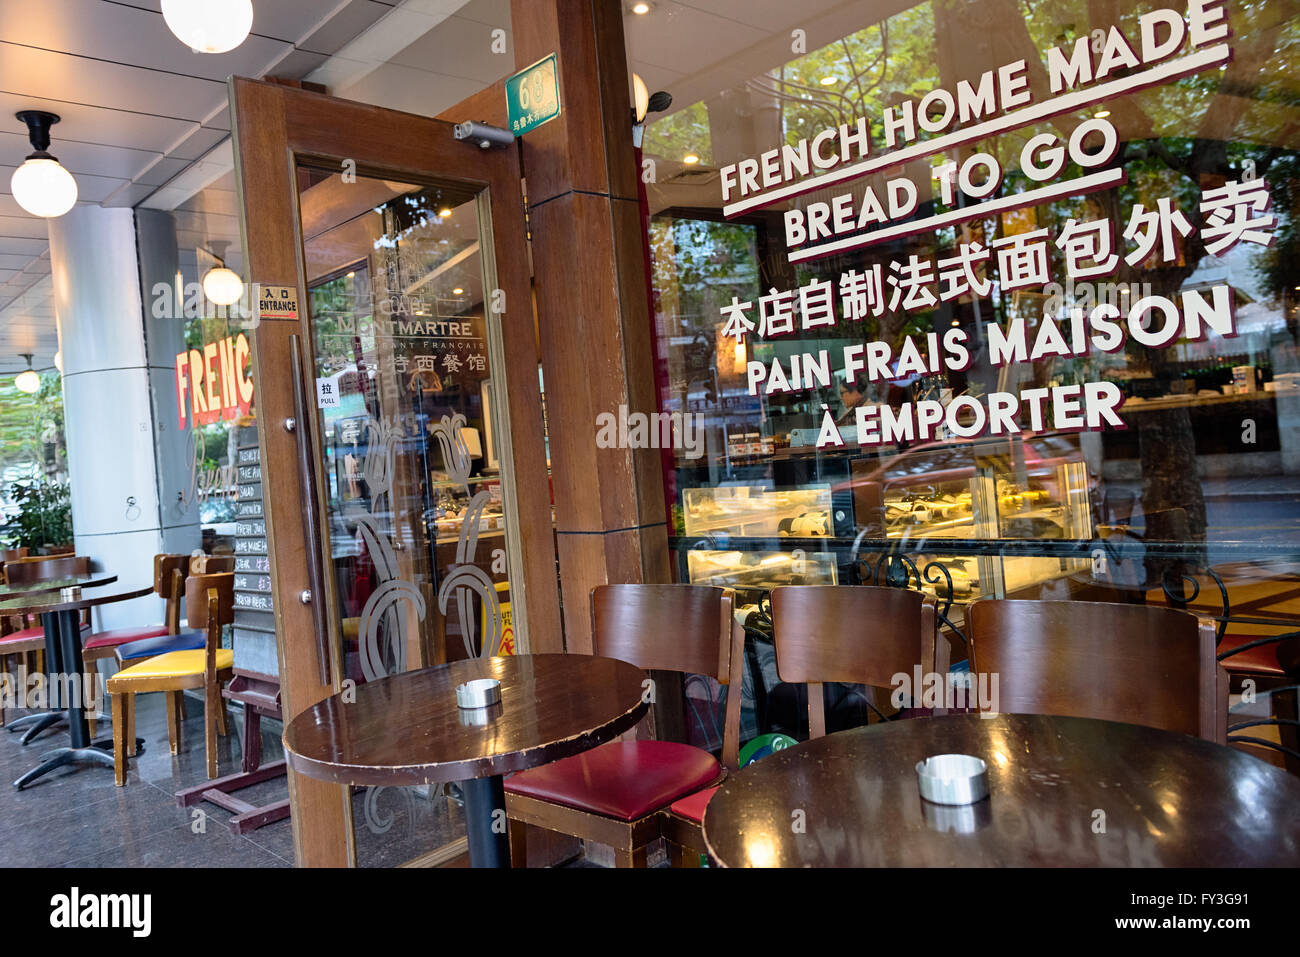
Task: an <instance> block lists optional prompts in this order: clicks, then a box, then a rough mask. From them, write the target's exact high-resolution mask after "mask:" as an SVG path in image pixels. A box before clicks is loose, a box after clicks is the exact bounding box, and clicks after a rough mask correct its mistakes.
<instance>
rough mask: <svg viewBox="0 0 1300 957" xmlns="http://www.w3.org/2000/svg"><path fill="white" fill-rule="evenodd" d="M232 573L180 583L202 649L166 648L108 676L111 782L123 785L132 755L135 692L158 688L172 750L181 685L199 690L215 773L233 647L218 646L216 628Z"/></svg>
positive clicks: (228, 612)
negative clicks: (202, 633) (202, 636)
mask: <svg viewBox="0 0 1300 957" xmlns="http://www.w3.org/2000/svg"><path fill="white" fill-rule="evenodd" d="M234 578H235V576H234V574H233V573H231V572H222V573H217V574H211V575H191V576H190V577H189V579H188V580H186V582H185V605H186V614H187V617H188V619H189V624H190V625H192V626H195V627H202V628H206V633H207V640H206V642H205V644H204V647H203V648H200V649H190V650H184V651H169V652H167V653H166V654H164V655H158V656H157V657H154V658H149V659H147V660H146V661H142V662H140V663H139V664H136V665H132V666H131V667H129V668H124V669H123V670H121V671H119V672H118V673H117V674H115V675H114V676H113V677H112V678H110V679H108V686H107V690H108V693H109V695H110V696H112V699H113V758H114V766H115V771H116V777H117V786H118V787H122V786H123V785H124V784H126V759H127V757H128V755H129V754H131V755H133V754H135V721H134V711H135V701H134V699H135V696H136V695H137V694H148V693H149V692H153V691H162V692H164V693H166V695H167V737H168V741H169V742H170V744H171V752H172V754H176V753H177V751H178V749H179V745H180V731H181V729H180V697H181V694H182V693H183V692H184V691H186V690H187V689H191V688H202V689H203V691H204V708H203V728H204V746H205V750H206V754H207V770H208V777H209V778H215V777H216V776H217V732H218V731H220V733H221V734H223V735H224V734H228V733H229V728H230V722H229V720H228V718H227V716H226V703H225V700H224V699H223V698H222V697H221V687H222V685H223V684H224V683H225V682H227V681H229V680H230V679H231V678H232V677H233V676H234V675H233V670H232V669H233V668H234V663H235V662H234V652H233V651H231V650H230V649H228V648H222V647H221V628H222V625H224V624H225V623H226V622H228V621H230V620H232V619H233V617H234V605H235V594H234Z"/></svg>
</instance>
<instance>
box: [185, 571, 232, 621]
mask: <svg viewBox="0 0 1300 957" xmlns="http://www.w3.org/2000/svg"><path fill="white" fill-rule="evenodd" d="M210 590H215V591H216V593H217V612H218V615H219V618H218V620H217V625H218V627H220V626H221V625H228V624H230V622H231V621H233V620H234V617H235V575H234V573H233V572H214V573H213V574H211V575H191V576H190V577H189V578H187V579H185V621H186V625H187V627H189V628H207V627H208V624H209V623H208V608H209V602H208V592H209V591H210Z"/></svg>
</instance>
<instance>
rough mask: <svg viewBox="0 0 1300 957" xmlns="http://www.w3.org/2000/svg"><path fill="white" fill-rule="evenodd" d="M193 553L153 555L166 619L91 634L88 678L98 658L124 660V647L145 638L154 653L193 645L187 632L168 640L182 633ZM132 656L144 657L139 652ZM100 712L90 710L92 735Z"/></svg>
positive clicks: (84, 655)
mask: <svg viewBox="0 0 1300 957" xmlns="http://www.w3.org/2000/svg"><path fill="white" fill-rule="evenodd" d="M189 561H190V557H189V556H188V555H166V554H164V555H155V556H154V557H153V590H154V593H155V594H156V595H157V596H158V597H159V598H161V599H162V600H163V603H164V604H163V620H162V623H161V624H157V625H135V626H132V627H129V628H113V629H110V630H108V631H97V632H95V633H94V634H92V635H90V636H89V637H88V638H87V639H86V641H85V644H83V645H82V652H81V654H82V660H83V661H84V662H85V680H86V681H87V682H89V681H91V680H93V678H94V676H95V671H96V669H97V668H98V664H97V663H98V662H99V661H101V660H103V659H105V658H116V659H117V660H118V662H119V663H120V662H121V661H122V657H121V650H122V649H123V648H124V647H127V646H133V645H136V644H138V643H141V642H145V641H149V642H153V645H152V646H151V647H154V648H158V649H159V650H156V651H153V654H156V655H160V654H163V653H164V652H166V651H175V650H177V649H178V648H180V647H191V646H194V645H193V640H194V639H193V636H192V635H191V636H187V638H186V639H185V640H186V642H188V643H187V644H170V645H169V644H167V642H168V640H169V639H170V640H172V641H176V640H177V639H179V638H180V637H181V636H180V619H181V596H182V594H183V592H184V587H185V569H186V567H187V566H188V564H189ZM197 635H198V645H197V647H202V645H203V634H202V632H198V633H197ZM132 657H135V658H139V657H142V655H141V654H139V653H137V654H134V655H132ZM96 719H97V715H94V714H90V713H87V714H86V721H87V723H88V724H89V726H90V736H91V737H92V738H93V737H94V736H95V725H96Z"/></svg>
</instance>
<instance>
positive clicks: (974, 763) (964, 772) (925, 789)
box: [916, 754, 989, 804]
mask: <svg viewBox="0 0 1300 957" xmlns="http://www.w3.org/2000/svg"><path fill="white" fill-rule="evenodd" d="M916 783H917V785H918V786H919V787H920V789H921V797H923V798H925V799H926V800H927V801H933V802H934V803H935V804H974V803H975V802H976V801H982V800H984V799H985V798H986V797H988V796H989V766H988V765H987V764H985V763H984V760H983V758H977V757H975V756H974V755H971V754H936V755H934V756H933V757H929V758H926V759H925V760H924V761H918V762H916Z"/></svg>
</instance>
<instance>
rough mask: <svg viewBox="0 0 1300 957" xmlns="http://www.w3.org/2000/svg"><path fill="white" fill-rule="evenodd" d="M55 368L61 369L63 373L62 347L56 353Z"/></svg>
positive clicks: (60, 371)
mask: <svg viewBox="0 0 1300 957" xmlns="http://www.w3.org/2000/svg"><path fill="white" fill-rule="evenodd" d="M54 368H56V369H58V370H59V373H60V375H61V374H62V373H63V350H62V349H60V350H59V351H58V352H56V353H54Z"/></svg>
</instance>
